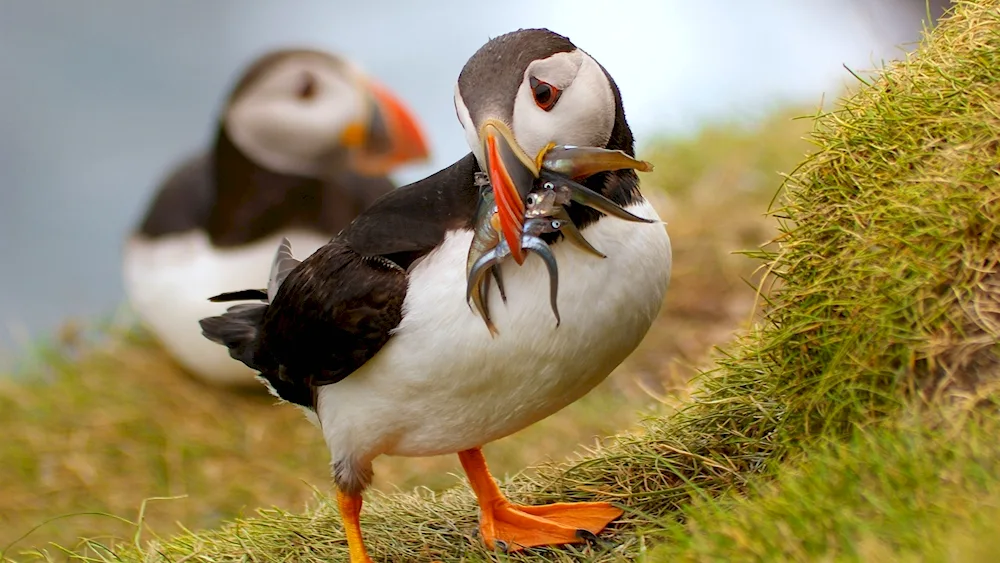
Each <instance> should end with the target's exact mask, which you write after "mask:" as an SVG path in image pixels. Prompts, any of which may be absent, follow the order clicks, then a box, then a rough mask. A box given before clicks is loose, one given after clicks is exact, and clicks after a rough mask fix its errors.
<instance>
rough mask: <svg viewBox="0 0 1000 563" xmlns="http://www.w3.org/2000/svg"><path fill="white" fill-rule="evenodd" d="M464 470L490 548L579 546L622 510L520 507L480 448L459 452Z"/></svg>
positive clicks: (584, 505) (593, 505)
mask: <svg viewBox="0 0 1000 563" xmlns="http://www.w3.org/2000/svg"><path fill="white" fill-rule="evenodd" d="M458 459H459V460H461V462H462V469H464V470H465V474H466V475H468V476H469V483H471V484H472V490H473V492H475V493H476V498H477V499H478V500H479V510H480V520H479V530H480V532H481V533H482V534H483V540H484V541H485V542H486V546H487V547H489V548H490V549H495V548H496V547H497V543H498V542H503V544H504V545H503V546H501V547H505V548H506V550H507V551H517V550H519V549H523V548H526V547H534V546H539V545H559V544H564V543H579V542H583V541H584V540H585V539H586V538H585V537H584V535H582V532H583V531H584V530H586V531H587V532H590V533H592V534H597V533H599V532H600V531H601V530H603V529H604V528H605V527H606V526H607V525H608V523H609V522H611V521H612V520H614V519H615V518H618V517H619V516H621V515H622V511H621V510H619V509H617V508H615V507H614V506H611V505H610V504H608V503H606V502H580V503H568V502H561V503H557V504H548V505H543V506H519V505H516V504H513V503H511V502H510V501H509V500H507V498H506V497H504V496H503V493H501V492H500V487H498V486H497V484H496V481H494V480H493V476H492V475H490V470H489V468H487V467H486V458H484V457H483V451H482V450H481V449H479V448H474V449H471V450H465V451H464V452H459V454H458Z"/></svg>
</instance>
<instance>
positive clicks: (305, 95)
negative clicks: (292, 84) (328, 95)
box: [297, 72, 316, 100]
mask: <svg viewBox="0 0 1000 563" xmlns="http://www.w3.org/2000/svg"><path fill="white" fill-rule="evenodd" d="M297 93H298V95H299V99H300V100H309V99H312V98H313V97H315V96H316V79H315V78H313V75H312V74H311V73H308V72H307V73H305V74H304V75H303V76H302V82H301V83H299V90H298V92H297Z"/></svg>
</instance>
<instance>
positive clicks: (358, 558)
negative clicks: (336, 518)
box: [337, 491, 372, 563]
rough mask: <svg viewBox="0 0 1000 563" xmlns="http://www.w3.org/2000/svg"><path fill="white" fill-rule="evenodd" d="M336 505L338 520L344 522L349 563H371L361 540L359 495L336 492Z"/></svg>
mask: <svg viewBox="0 0 1000 563" xmlns="http://www.w3.org/2000/svg"><path fill="white" fill-rule="evenodd" d="M337 504H338V505H340V518H341V519H342V520H343V521H344V533H345V534H346V535H347V548H348V550H350V552H351V562H350V563H372V560H371V558H370V557H368V551H367V550H366V549H365V542H364V540H363V539H361V521H360V520H359V519H358V517H359V516H360V515H361V495H349V494H347V493H343V492H340V491H337Z"/></svg>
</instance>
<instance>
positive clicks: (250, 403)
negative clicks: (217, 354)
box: [0, 111, 810, 559]
mask: <svg viewBox="0 0 1000 563" xmlns="http://www.w3.org/2000/svg"><path fill="white" fill-rule="evenodd" d="M798 113H800V112H799V111H792V112H783V113H781V114H778V115H775V116H773V117H772V118H771V119H768V120H765V121H763V122H761V123H758V124H754V125H752V126H749V125H744V126H735V125H733V124H729V123H719V124H714V125H709V126H707V127H706V128H705V129H703V130H702V131H699V132H698V133H696V134H695V135H693V136H690V137H679V138H664V139H660V140H657V141H656V142H655V143H654V144H653V145H652V146H650V147H644V148H643V149H642V152H643V156H644V157H645V158H650V159H651V160H653V161H654V162H657V163H662V164H661V165H660V166H658V167H657V170H656V172H655V173H654V174H652V175H650V176H644V178H643V180H644V186H645V189H646V192H647V194H648V195H650V196H651V197H652V198H653V200H654V204H655V205H656V206H657V208H658V209H659V211H660V214H661V216H663V217H664V218H665V220H667V221H668V222H669V223H670V230H671V234H672V236H673V237H674V256H675V261H676V264H675V270H674V275H673V280H672V282H671V290H670V295H669V297H668V301H667V303H666V305H665V307H664V310H663V313H662V315H661V317H660V319H658V320H657V322H656V326H655V327H654V328H653V330H652V331H651V332H650V333H649V335H648V336H647V338H646V340H645V342H644V343H643V344H642V346H641V347H640V349H639V350H637V351H636V352H635V353H634V354H633V355H632V356H631V357H630V358H629V360H628V361H627V362H626V363H625V364H624V365H622V366H621V367H620V368H619V369H618V370H617V371H616V373H615V374H613V375H612V377H611V378H609V380H608V381H607V382H606V384H604V385H602V386H601V387H599V388H598V389H596V390H595V391H594V392H592V393H591V394H590V395H588V396H587V397H585V398H584V399H583V400H581V401H579V402H577V403H576V404H574V405H571V406H570V407H569V408H567V409H565V410H563V411H562V412H560V413H558V414H557V415H555V416H553V417H550V418H549V419H547V420H545V421H542V422H541V423H539V424H536V425H534V426H532V427H531V428H528V429H526V430H525V431H523V432H520V433H518V434H516V435H514V436H511V437H509V438H507V439H504V440H501V441H499V442H496V443H493V444H490V445H488V447H487V456H488V457H489V459H490V462H491V466H492V467H493V469H494V471H495V472H496V473H497V474H498V475H503V474H505V473H507V472H514V471H520V470H523V469H524V468H525V467H528V466H529V465H532V464H537V463H540V462H544V461H545V460H546V459H563V458H565V456H567V455H569V454H571V453H572V452H573V451H574V450H575V449H577V444H580V443H584V442H589V443H593V441H594V436H603V435H609V434H614V433H617V432H622V431H625V430H628V429H630V428H632V427H634V425H635V423H636V422H637V420H638V418H639V414H638V411H645V412H657V411H660V410H663V408H664V407H663V405H662V404H661V403H660V402H661V401H664V400H665V401H669V402H671V403H676V402H679V398H681V397H682V396H683V395H684V394H685V393H686V392H687V389H688V388H687V380H688V378H689V377H690V376H691V375H692V374H693V373H695V368H696V366H703V365H705V363H706V360H707V352H708V351H709V349H710V348H711V346H712V345H714V344H718V343H721V342H725V341H728V340H730V338H731V336H732V335H733V334H734V333H735V331H736V329H737V328H738V327H739V326H740V325H741V324H745V323H746V322H747V320H748V319H749V315H748V311H749V310H750V309H751V307H752V305H753V301H754V295H753V292H752V291H751V290H750V289H749V288H747V286H746V284H745V282H744V281H743V280H744V279H747V278H750V277H751V274H752V273H753V271H754V269H755V268H756V267H757V266H758V263H757V262H755V261H753V260H748V259H746V258H745V257H742V256H734V255H733V254H732V253H731V250H732V249H733V248H745V247H752V246H757V245H759V244H760V243H761V242H763V241H766V240H768V239H770V238H772V237H773V236H774V232H775V231H774V225H773V221H771V220H769V219H767V218H766V217H765V215H764V214H765V211H766V208H767V205H768V203H769V202H770V199H771V197H772V196H773V194H774V189H775V186H776V183H777V182H778V180H779V179H780V177H779V176H778V174H777V171H779V170H788V169H790V168H791V167H792V166H794V165H795V163H796V162H798V161H799V160H800V159H801V157H802V155H803V154H804V152H805V151H806V150H807V149H808V148H809V145H808V143H807V142H806V141H805V140H804V139H803V136H804V135H805V134H806V133H807V132H808V130H809V127H810V125H809V123H807V122H805V121H802V120H797V121H795V120H792V119H791V117H792V116H793V115H797V114H798ZM121 324H127V323H120V322H117V321H116V322H114V323H112V326H111V327H103V328H100V329H98V330H89V329H88V331H87V332H88V333H96V334H88V335H85V336H87V337H88V338H81V337H80V335H79V334H78V332H77V331H74V330H66V331H64V333H63V334H62V335H61V336H58V337H57V338H54V339H53V340H52V341H50V342H48V343H46V344H42V345H38V346H37V348H36V350H34V354H31V355H32V356H34V357H33V361H32V362H30V363H32V364H34V365H35V366H34V367H33V368H30V369H25V368H23V367H22V369H21V370H19V372H18V374H17V375H16V376H15V377H14V378H10V377H0V425H2V427H3V428H4V439H3V440H0V551H3V548H4V547H5V546H7V545H9V544H10V543H11V542H14V541H15V540H17V539H18V538H20V537H21V536H22V535H24V534H25V533H26V532H28V531H30V530H32V529H33V528H35V527H36V526H39V525H41V526H39V527H37V529H35V530H34V531H33V532H32V533H31V534H30V535H29V536H28V537H26V538H24V539H23V540H21V541H19V542H18V543H17V544H16V545H15V546H14V547H13V548H12V549H11V550H9V551H8V552H7V555H10V556H17V557H18V558H19V559H20V558H22V556H20V555H17V554H19V553H22V552H23V551H24V550H27V549H30V546H40V547H43V548H44V547H45V546H47V545H48V544H49V543H50V542H55V543H57V544H61V545H66V546H74V545H75V544H76V542H77V539H78V538H80V537H91V538H96V539H98V540H99V541H102V542H105V543H107V542H110V541H112V540H111V538H130V537H131V536H132V534H133V531H134V526H133V525H132V524H131V523H130V522H129V521H127V520H125V519H116V518H114V517H113V516H111V515H114V516H118V517H127V518H128V519H129V520H134V519H135V515H136V512H137V511H138V510H139V507H140V505H141V504H142V502H143V500H144V499H147V498H151V497H175V496H183V498H178V499H174V500H158V501H153V502H149V503H148V504H147V505H146V508H145V511H144V513H143V522H144V524H145V526H146V527H148V528H149V529H152V530H156V531H158V532H159V533H163V534H168V533H171V534H172V533H175V532H177V531H180V530H179V529H178V527H177V525H176V524H175V523H176V522H183V523H184V525H185V526H186V527H188V528H189V529H192V530H199V529H205V528H212V527H216V526H218V525H220V524H221V523H222V522H224V521H226V520H230V519H232V518H235V517H238V516H240V515H241V514H243V513H246V512H250V511H252V510H254V509H256V508H257V507H261V506H280V507H283V508H285V509H288V510H299V509H301V508H302V507H303V506H305V505H306V504H307V503H309V502H310V501H311V500H312V499H313V497H314V495H315V489H319V490H320V491H324V492H326V491H328V490H329V486H330V479H329V472H328V466H327V463H328V454H327V452H326V448H325V447H324V445H323V443H322V438H321V436H320V434H319V432H317V431H316V430H315V428H313V427H312V426H311V425H309V424H308V423H307V422H306V421H305V420H304V419H303V417H302V416H301V415H300V414H299V412H298V411H297V410H296V409H292V408H288V407H287V406H282V407H276V406H274V402H273V400H272V399H271V398H270V397H267V396H265V395H263V394H256V395H254V394H235V393H232V392H229V391H225V390H218V389H211V388H207V387H206V386H204V385H200V384H199V383H198V382H196V381H194V380H192V379H191V378H189V377H187V376H186V375H185V374H183V373H182V372H180V370H179V369H178V368H177V367H176V365H175V364H173V363H172V362H171V361H170V360H169V358H167V356H166V355H165V354H164V353H163V351H162V350H161V349H160V348H159V347H158V346H156V344H155V343H154V342H152V341H151V340H150V339H149V338H148V337H146V336H144V335H142V334H141V333H137V332H135V331H132V330H129V329H123V328H121V327H120V326H119V325H121ZM89 336H94V337H96V338H98V342H97V343H95V342H93V341H92V340H93V338H89ZM0 371H2V368H0ZM651 395H652V397H651ZM653 397H656V398H655V399H654V398H653ZM375 469H376V488H379V489H381V490H389V491H391V490H395V488H397V487H398V488H400V489H404V490H409V489H412V488H414V487H417V486H425V487H428V488H429V490H433V491H439V490H443V489H446V488H448V487H451V486H453V485H455V484H456V483H459V482H461V481H462V479H461V478H460V477H458V476H456V475H455V474H456V473H458V474H460V473H461V472H460V468H459V465H458V462H457V459H456V457H455V456H442V457H437V458H427V459H406V460H403V459H380V460H377V462H376V468H375ZM52 519H55V520H52ZM50 520H51V521H50ZM46 522H48V523H46ZM331 525H333V523H331ZM147 533H148V532H147ZM50 551H52V552H53V553H57V551H55V550H52V549H50ZM24 557H25V558H27V559H31V556H24Z"/></svg>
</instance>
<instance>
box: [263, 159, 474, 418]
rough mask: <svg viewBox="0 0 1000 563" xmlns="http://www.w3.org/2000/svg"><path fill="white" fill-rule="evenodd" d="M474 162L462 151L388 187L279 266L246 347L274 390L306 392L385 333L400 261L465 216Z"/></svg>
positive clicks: (399, 283) (399, 311)
mask: <svg viewBox="0 0 1000 563" xmlns="http://www.w3.org/2000/svg"><path fill="white" fill-rule="evenodd" d="M477 170H478V165H477V164H476V161H475V159H474V157H472V155H469V156H467V157H466V158H463V159H462V160H460V161H459V162H457V163H456V164H454V165H453V166H450V167H449V168H446V169H445V170H442V171H441V172H438V173H437V174H435V175H433V176H430V177H429V178H426V179H424V180H421V181H419V182H416V183H414V184H411V185H409V186H405V187H402V188H399V189H397V190H394V191H392V192H391V193H389V194H387V195H385V196H383V197H382V198H380V199H379V200H378V201H377V202H376V203H375V204H374V205H372V207H371V208H369V209H368V210H367V211H365V212H364V213H362V214H361V215H360V216H359V217H358V218H357V219H356V220H355V221H354V222H353V223H352V224H351V226H350V227H348V228H347V229H346V230H345V231H344V232H343V233H342V234H341V236H338V237H337V238H336V239H334V240H333V241H331V242H330V243H329V244H327V245H326V246H324V247H323V248H321V249H319V250H318V251H316V252H315V253H314V254H312V255H311V256H309V257H308V258H306V259H305V260H303V261H302V263H301V264H299V265H297V266H296V267H295V268H294V269H292V270H291V271H290V272H289V273H288V274H287V277H285V278H284V280H283V282H282V283H281V284H280V287H279V288H278V290H277V292H276V293H275V295H274V296H273V299H272V300H271V303H270V304H269V305H267V312H266V313H265V315H264V318H263V320H262V323H261V325H260V329H259V334H258V335H257V337H258V340H257V344H256V350H255V353H254V364H255V365H254V367H255V368H256V369H258V370H260V371H261V374H262V376H263V377H265V378H267V379H268V380H269V381H270V382H271V384H272V387H273V388H274V389H275V390H276V391H277V392H278V393H279V394H281V395H282V397H284V398H286V399H289V400H293V402H301V400H302V398H304V397H311V396H312V393H311V388H312V387H314V386H318V385H328V384H331V383H336V382H338V381H340V380H342V379H344V378H345V377H347V376H348V375H350V374H351V373H353V372H354V371H355V370H357V369H358V368H360V367H361V366H362V365H364V364H365V363H366V362H367V361H368V360H370V359H371V358H372V357H373V356H375V354H377V353H378V351H379V350H381V349H382V347H383V346H384V345H385V343H386V342H388V341H389V338H390V337H391V332H392V330H393V329H394V328H396V326H398V325H399V322H400V320H402V315H403V301H404V299H405V298H406V291H407V273H406V270H405V268H406V267H408V266H409V265H410V264H411V263H412V262H413V261H414V260H416V259H418V258H420V257H421V256H424V255H425V254H427V253H428V252H430V251H431V250H433V249H434V248H435V247H436V246H437V245H438V244H440V243H441V241H442V240H443V239H444V236H445V233H447V231H449V230H452V229H458V228H463V227H467V226H468V225H470V224H471V222H472V221H473V220H474V215H475V211H476V205H477V203H478V196H479V193H478V190H477V189H476V187H475V183H474V175H475V172H476V171H477ZM307 391H309V392H308V393H307ZM286 395H287V396H286ZM290 397H291V398H290ZM295 399H298V400H297V401H296V400H295ZM310 406H311V405H310Z"/></svg>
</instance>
